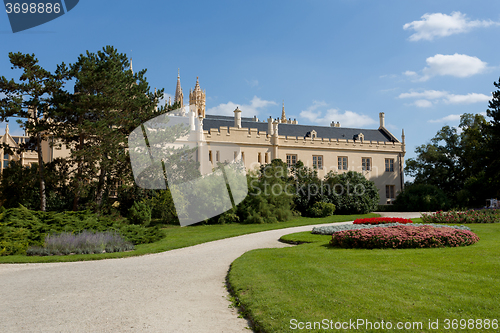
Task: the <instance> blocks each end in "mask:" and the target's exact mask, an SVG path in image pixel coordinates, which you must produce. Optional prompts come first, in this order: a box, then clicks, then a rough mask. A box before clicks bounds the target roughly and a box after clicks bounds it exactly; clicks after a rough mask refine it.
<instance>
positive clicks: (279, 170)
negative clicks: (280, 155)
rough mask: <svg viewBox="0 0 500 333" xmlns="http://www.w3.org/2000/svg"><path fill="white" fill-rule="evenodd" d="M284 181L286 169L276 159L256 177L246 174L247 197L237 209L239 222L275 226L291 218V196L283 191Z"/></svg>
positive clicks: (285, 179)
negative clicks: (273, 224)
mask: <svg viewBox="0 0 500 333" xmlns="http://www.w3.org/2000/svg"><path fill="white" fill-rule="evenodd" d="M288 181H289V180H288V171H287V166H286V164H285V163H284V162H283V161H281V160H279V159H275V160H272V161H271V164H267V165H264V166H262V167H261V169H260V171H259V173H258V174H257V175H247V184H248V195H247V196H246V198H245V199H244V200H243V201H242V202H241V203H240V204H238V207H237V214H238V217H239V219H240V222H241V223H276V222H281V221H287V220H289V219H291V218H292V217H293V212H292V206H293V195H289V194H288V193H287V192H286V186H287V185H288V184H289V183H288ZM273 188H274V189H275V190H274V191H273Z"/></svg>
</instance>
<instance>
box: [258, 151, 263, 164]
mask: <svg viewBox="0 0 500 333" xmlns="http://www.w3.org/2000/svg"><path fill="white" fill-rule="evenodd" d="M257 162H259V163H262V156H261V154H260V153H259V155H258V156H257Z"/></svg>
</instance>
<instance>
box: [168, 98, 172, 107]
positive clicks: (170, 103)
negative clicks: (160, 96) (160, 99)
mask: <svg viewBox="0 0 500 333" xmlns="http://www.w3.org/2000/svg"><path fill="white" fill-rule="evenodd" d="M170 105H172V102H170V96H168V106H170Z"/></svg>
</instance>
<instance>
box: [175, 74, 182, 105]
mask: <svg viewBox="0 0 500 333" xmlns="http://www.w3.org/2000/svg"><path fill="white" fill-rule="evenodd" d="M174 103H180V106H179V107H180V108H182V107H184V94H183V93H182V88H181V75H180V69H179V68H178V69H177V87H176V88H175V99H174Z"/></svg>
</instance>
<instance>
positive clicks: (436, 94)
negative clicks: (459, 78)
mask: <svg viewBox="0 0 500 333" xmlns="http://www.w3.org/2000/svg"><path fill="white" fill-rule="evenodd" d="M447 95H448V92H446V91H439V90H425V91H423V92H416V91H411V92H409V93H402V94H400V95H399V96H398V97H399V98H425V99H437V98H442V97H444V96H447Z"/></svg>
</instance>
